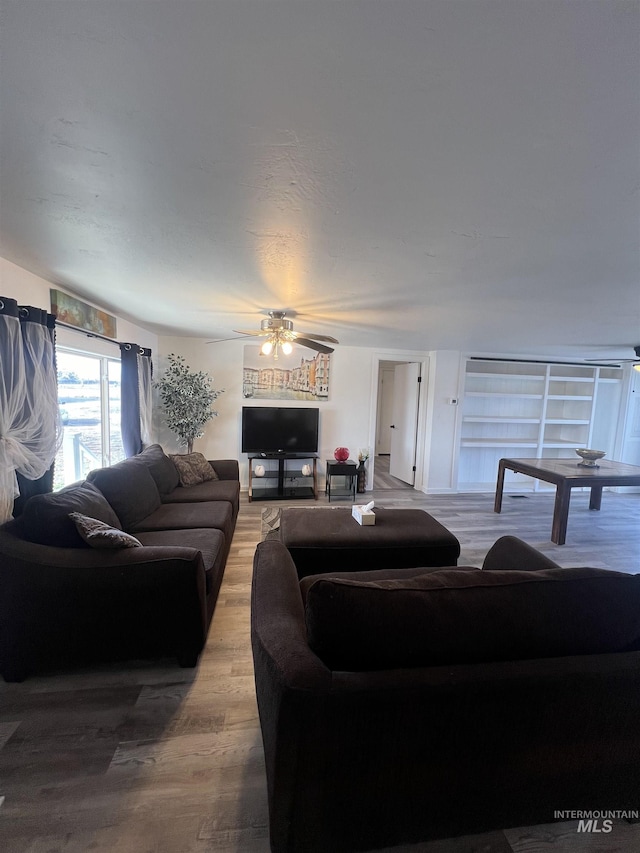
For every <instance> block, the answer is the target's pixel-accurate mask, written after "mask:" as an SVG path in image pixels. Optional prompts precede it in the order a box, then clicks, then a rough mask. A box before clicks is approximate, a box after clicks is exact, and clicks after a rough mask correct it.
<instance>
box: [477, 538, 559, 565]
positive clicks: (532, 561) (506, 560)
mask: <svg viewBox="0 0 640 853" xmlns="http://www.w3.org/2000/svg"><path fill="white" fill-rule="evenodd" d="M482 568H483V570H484V571H496V570H500V569H517V570H519V571H531V572H534V571H537V570H538V569H558V568H560V566H559V565H558V563H554V562H553V560H551V559H550V558H549V557H546V556H545V555H544V554H542V553H541V552H540V551H538V550H536V549H535V548H533V547H532V546H531V545H529V544H527V543H526V542H524V541H523V540H522V539H518V538H517V537H516V536H502V537H501V538H500V539H498V540H497V541H496V542H495V543H494V544H493V545H492V546H491V548H490V549H489V551H488V552H487V555H486V557H485V558H484V562H483V564H482Z"/></svg>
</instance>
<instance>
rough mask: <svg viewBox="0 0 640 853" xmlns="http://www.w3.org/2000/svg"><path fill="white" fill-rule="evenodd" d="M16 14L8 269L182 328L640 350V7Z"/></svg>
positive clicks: (6, 141) (8, 144)
mask: <svg viewBox="0 0 640 853" xmlns="http://www.w3.org/2000/svg"><path fill="white" fill-rule="evenodd" d="M1 5H2V19H1V22H2V65H1V72H2V74H1V86H2V91H1V98H2V100H1V110H2V114H1V120H0V133H1V137H0V146H1V147H0V166H1V175H0V180H1V183H0V205H1V207H0V214H1V216H0V233H1V243H0V254H1V255H3V256H4V257H6V258H8V259H9V260H11V261H13V262H15V263H17V264H19V265H21V266H23V267H26V268H27V269H29V270H31V271H32V272H35V273H37V274H39V275H42V276H44V277H46V278H48V279H50V280H51V281H53V282H55V283H57V284H59V285H62V286H64V287H66V288H68V289H71V290H72V291H74V292H76V293H77V294H79V295H81V296H84V297H87V298H89V299H90V300H91V301H94V302H97V303H98V304H100V305H102V306H104V307H105V308H107V309H111V310H113V311H116V312H117V313H119V314H121V315H123V316H126V317H129V318H130V319H133V320H136V321H137V322H139V323H140V324H142V325H145V326H148V327H150V328H153V329H155V330H156V331H159V332H161V333H163V332H166V333H171V334H189V335H195V336H200V337H206V338H209V339H212V338H228V337H232V336H233V332H232V330H233V329H234V328H253V327H255V328H257V327H258V326H259V322H260V319H261V318H262V316H263V314H264V312H266V311H267V310H268V309H289V311H290V312H291V315H292V316H294V319H295V323H296V328H300V329H302V330H305V331H307V330H310V331H318V332H321V333H323V334H330V335H334V336H335V337H337V338H338V339H339V340H340V341H341V343H343V344H350V345H355V346H360V345H362V346H371V345H375V346H384V347H402V348H407V349H440V348H449V349H466V350H472V351H473V350H477V351H492V352H496V351H499V352H527V353H538V352H539V353H547V354H550V353H555V354H557V355H563V354H566V355H575V356H588V357H593V356H602V357H605V356H606V355H612V356H632V355H633V352H632V351H631V349H630V348H631V346H632V345H633V344H637V343H640V275H639V270H640V263H639V254H638V249H639V234H640V227H639V226H640V168H639V166H640V156H639V154H640V51H639V50H638V46H639V44H640V4H639V3H638V2H629V1H628V0H589V2H583V0H571V2H566V0H554V2H550V0H442V2H432V0H415V2H410V1H409V0H342V2H336V0H313V2H304V0H295V2H294V1H293V0H225V2H219V0H211V1H210V2H207V0H186V2H185V0H171V2H164V0H128V2H121V0H91V2H84V0H77V2H76V0H28V2H22V0H16V1H15V2H12V1H11V0H1Z"/></svg>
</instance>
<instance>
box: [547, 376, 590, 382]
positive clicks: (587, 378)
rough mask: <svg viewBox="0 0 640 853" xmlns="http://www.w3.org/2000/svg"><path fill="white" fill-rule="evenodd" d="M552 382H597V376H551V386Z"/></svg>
mask: <svg viewBox="0 0 640 853" xmlns="http://www.w3.org/2000/svg"><path fill="white" fill-rule="evenodd" d="M552 382H595V374H594V375H593V376H550V377H549V384H551V383H552Z"/></svg>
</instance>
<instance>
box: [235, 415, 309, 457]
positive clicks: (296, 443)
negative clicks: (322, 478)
mask: <svg viewBox="0 0 640 853" xmlns="http://www.w3.org/2000/svg"><path fill="white" fill-rule="evenodd" d="M318 419H319V418H318V409H308V408H301V409H298V408H296V409H294V408H291V409H285V408H283V407H280V406H243V407H242V452H243V453H265V454H268V455H276V456H277V455H284V454H285V453H298V454H304V453H317V452H318Z"/></svg>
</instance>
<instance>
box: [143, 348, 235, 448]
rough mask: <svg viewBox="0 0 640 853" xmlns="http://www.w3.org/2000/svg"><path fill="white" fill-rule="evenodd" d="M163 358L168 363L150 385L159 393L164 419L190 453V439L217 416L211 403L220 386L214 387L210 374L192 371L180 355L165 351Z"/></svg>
mask: <svg viewBox="0 0 640 853" xmlns="http://www.w3.org/2000/svg"><path fill="white" fill-rule="evenodd" d="M167 361H168V362H169V366H168V367H167V369H166V370H165V371H164V373H163V375H162V377H161V378H160V379H159V380H158V381H157V382H155V383H154V385H155V387H156V388H157V390H158V393H159V394H160V400H161V411H162V413H163V415H164V422H165V423H166V425H167V427H168V428H169V429H170V430H171V432H174V433H175V434H176V435H177V436H178V438H179V439H180V444H186V446H187V453H191V452H192V451H193V442H194V440H195V439H196V438H200V436H201V435H204V427H205V425H206V424H207V423H208V422H209V421H210V420H211V418H214V417H216V416H217V414H218V413H217V412H216V411H214V410H213V409H212V408H211V406H212V405H213V403H214V402H215V401H216V400H217V399H218V397H219V396H220V394H222V393H223V392H224V388H222V389H221V390H219V391H216V390H215V389H214V387H213V379H212V377H211V376H209V374H208V373H205V372H204V371H202V370H199V371H197V372H194V371H192V370H191V369H190V367H189V365H188V364H187V363H186V361H185V359H184V358H183V357H182V356H181V355H175V354H174V353H169V355H168V356H167Z"/></svg>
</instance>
